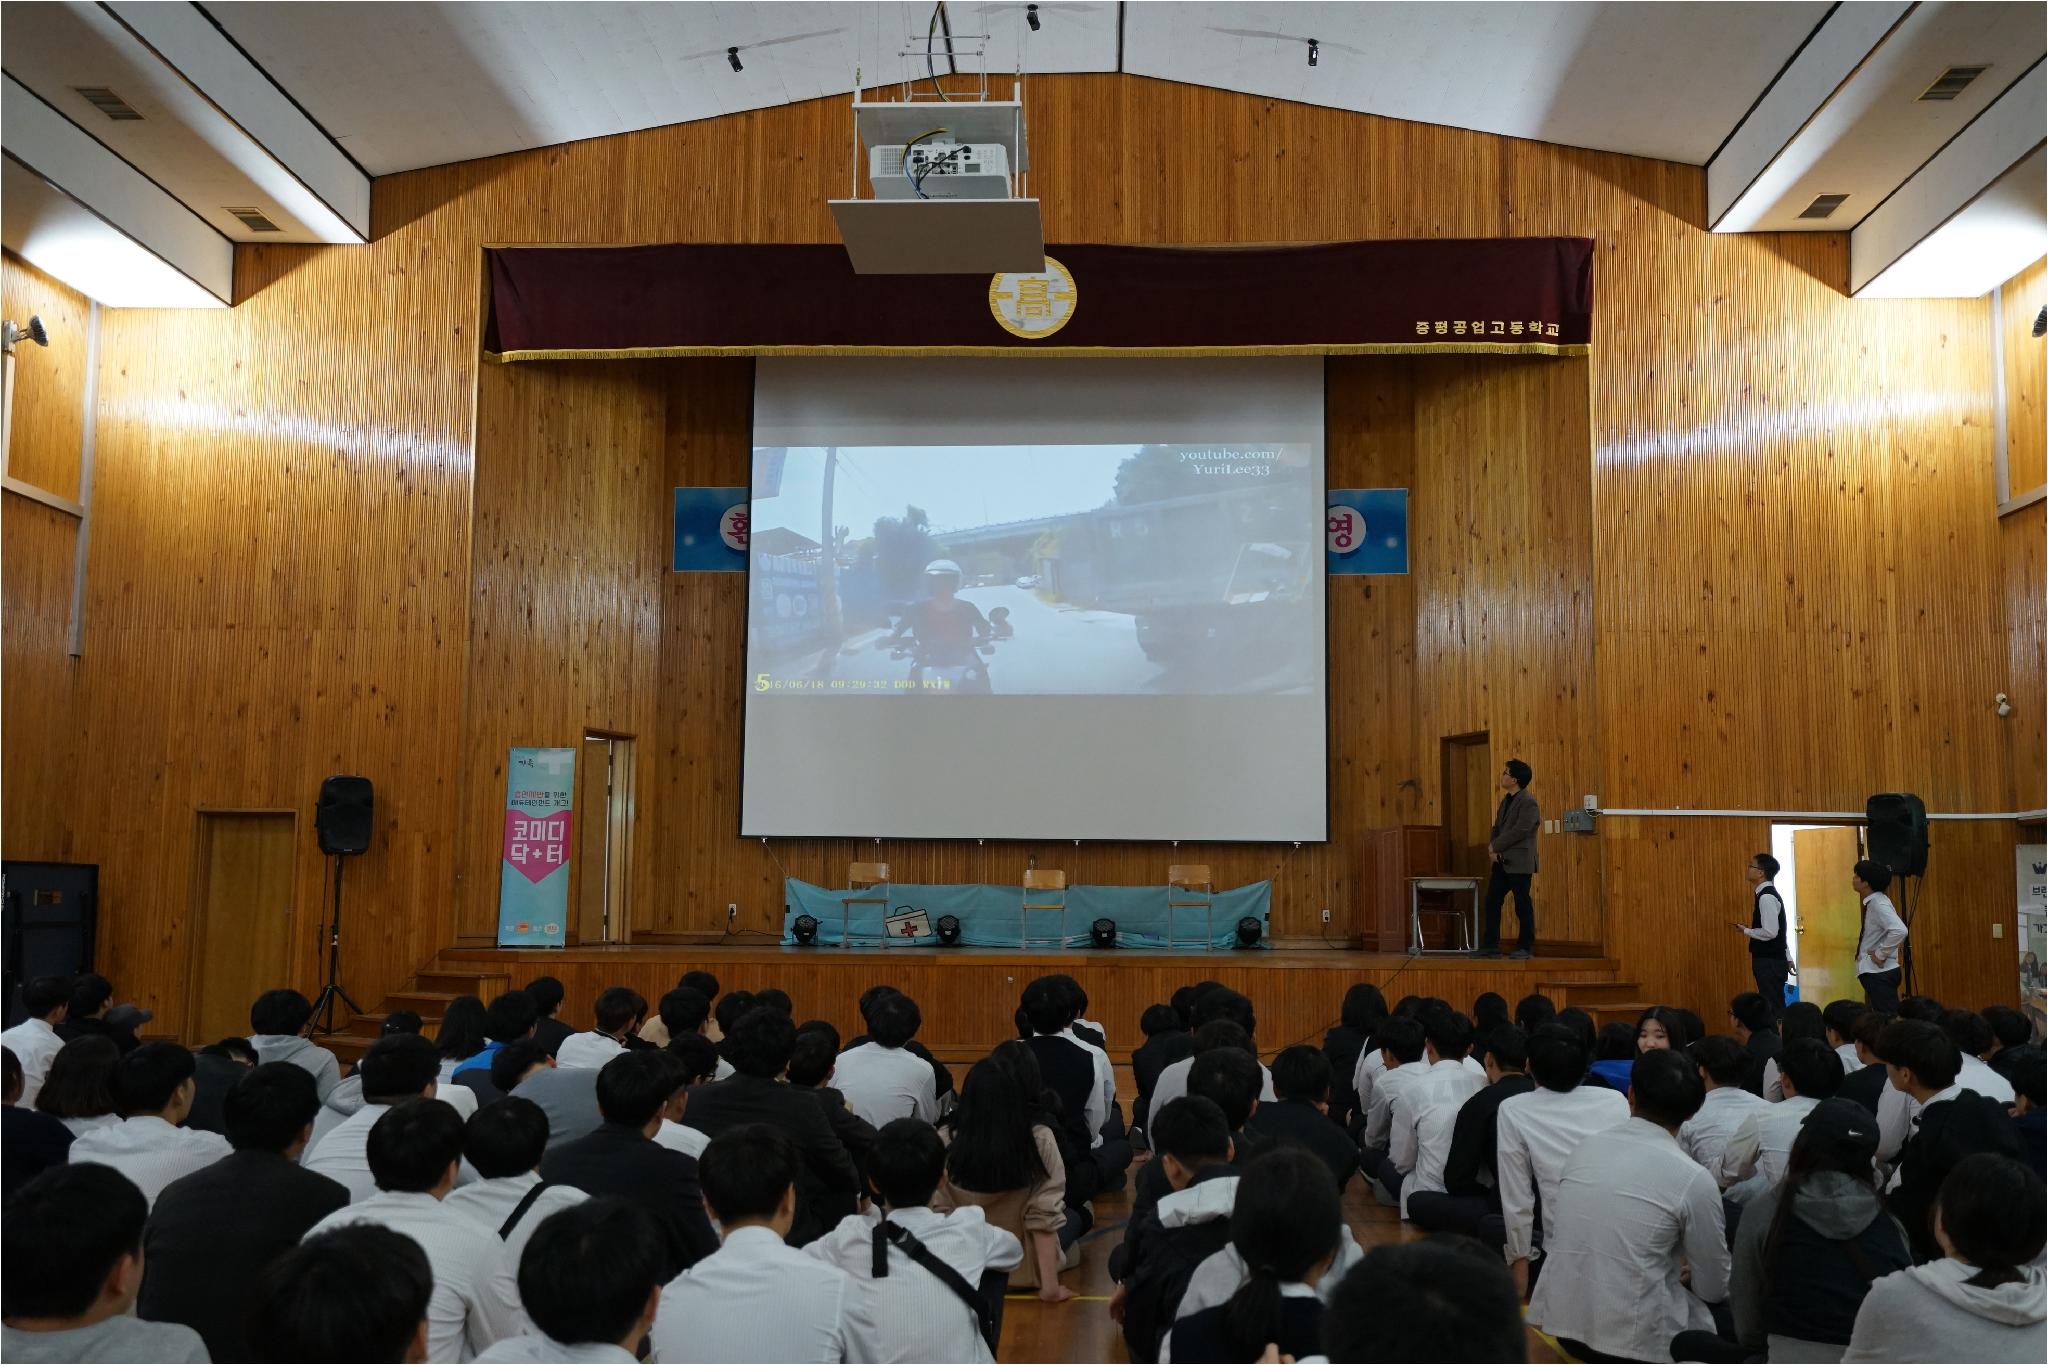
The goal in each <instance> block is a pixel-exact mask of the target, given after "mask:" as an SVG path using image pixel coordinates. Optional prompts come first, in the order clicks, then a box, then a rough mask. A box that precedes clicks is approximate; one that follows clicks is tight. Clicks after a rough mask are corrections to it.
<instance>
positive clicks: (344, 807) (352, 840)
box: [313, 776, 375, 857]
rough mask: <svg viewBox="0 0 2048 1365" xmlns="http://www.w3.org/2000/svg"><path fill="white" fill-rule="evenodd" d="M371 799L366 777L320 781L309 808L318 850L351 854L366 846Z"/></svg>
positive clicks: (369, 823)
mask: <svg viewBox="0 0 2048 1365" xmlns="http://www.w3.org/2000/svg"><path fill="white" fill-rule="evenodd" d="M374 805H375V798H374V795H373V793H372V791H371V788H370V779H369V778H367V777H342V776H335V777H330V778H328V779H327V780H326V781H325V782H322V783H321V784H320V800H319V802H318V803H317V804H316V805H315V806H314V807H313V828H314V829H315V830H316V831H317V832H318V833H319V835H320V851H321V852H322V853H331V854H334V855H336V856H338V857H351V856H353V855H355V854H358V853H363V852H366V851H367V850H368V849H369V847H370V825H371V820H372V815H373V808H374Z"/></svg>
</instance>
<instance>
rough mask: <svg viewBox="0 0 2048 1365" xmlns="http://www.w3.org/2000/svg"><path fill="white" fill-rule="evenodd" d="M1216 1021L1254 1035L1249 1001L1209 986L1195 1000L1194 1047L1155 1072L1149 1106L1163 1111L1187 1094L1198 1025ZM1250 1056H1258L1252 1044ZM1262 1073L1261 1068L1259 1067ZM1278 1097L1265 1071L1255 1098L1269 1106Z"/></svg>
mask: <svg viewBox="0 0 2048 1365" xmlns="http://www.w3.org/2000/svg"><path fill="white" fill-rule="evenodd" d="M1220 1020H1227V1021H1229V1022H1230V1023H1233V1024H1235V1025H1237V1026H1238V1027H1239V1028H1241V1029H1243V1030H1244V1034H1245V1037H1246V1038H1247V1039H1250V1038H1254V1037H1256V1036H1257V1034H1258V1017H1257V1015H1256V1014H1255V1013H1254V1012H1253V1009H1252V1002H1251V1001H1250V1000H1249V999H1248V998H1246V997H1245V996H1242V995H1240V994H1238V993H1237V992H1236V991H1234V990H1232V989H1230V987H1228V986H1211V987H1210V988H1209V989H1208V990H1205V991H1203V992H1202V993H1201V994H1200V995H1198V996H1197V997H1196V998H1195V1033H1194V1046H1193V1047H1192V1048H1190V1049H1189V1053H1188V1056H1186V1057H1184V1058H1182V1059H1181V1060H1180V1061H1177V1062H1173V1063H1171V1064H1170V1065H1168V1066H1167V1067H1166V1068H1165V1069H1164V1070H1162V1071H1161V1072H1160V1073H1159V1080H1158V1082H1157V1083H1156V1084H1155V1085H1154V1086H1153V1087H1152V1103H1153V1104H1154V1105H1155V1106H1158V1107H1161V1108H1164V1107H1165V1106H1166V1105H1169V1104H1172V1103H1173V1102H1174V1101H1175V1100H1177V1099H1179V1098H1180V1097H1181V1096H1182V1095H1185V1094H1187V1092H1188V1068H1189V1067H1191V1066H1193V1065H1194V1054H1196V1053H1198V1052H1201V1051H1202V1050H1203V1049H1202V1026H1203V1025H1204V1024H1208V1023H1213V1022H1216V1021H1220ZM1250 1050H1251V1054H1252V1056H1254V1057H1257V1056H1258V1055H1259V1050H1258V1047H1257V1045H1256V1044H1251V1045H1250ZM1261 1070H1262V1071H1263V1070H1264V1068H1263V1067H1262V1068H1261ZM1278 1098H1279V1094H1278V1092H1276V1091H1275V1090H1274V1089H1273V1077H1272V1073H1270V1072H1266V1074H1265V1075H1264V1077H1263V1079H1262V1081H1261V1084H1260V1087H1259V1099H1260V1100H1261V1101H1262V1102H1264V1103H1268V1104H1270V1103H1271V1102H1272V1101H1274V1100H1276V1099H1278Z"/></svg>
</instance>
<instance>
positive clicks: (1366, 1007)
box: [1323, 981, 1506, 1132]
mask: <svg viewBox="0 0 2048 1365" xmlns="http://www.w3.org/2000/svg"><path fill="white" fill-rule="evenodd" d="M1502 1003H1503V1004H1505V1003H1506V1002H1502ZM1386 1017H1387V998H1386V997H1385V996H1384V995H1382V994H1380V988H1379V987H1378V986H1374V985H1370V984H1368V983H1366V982H1363V981H1360V982H1358V983H1356V984H1355V985H1353V986H1352V987H1351V988H1350V989H1349V990H1347V991H1345V992H1344V1003H1343V1005H1342V1006H1341V1007H1340V1009H1339V1011H1338V1016H1337V1026H1336V1027H1335V1028H1333V1029H1331V1030H1329V1031H1328V1032H1327V1033H1325V1034H1324V1035H1323V1056H1325V1057H1327V1058H1329V1061H1330V1116H1331V1117H1332V1118H1334V1119H1336V1120H1337V1121H1338V1123H1340V1124H1341V1125H1343V1127H1344V1130H1345V1131H1346V1132H1355V1131H1356V1129H1357V1125H1358V1124H1360V1123H1363V1122H1364V1121H1365V1120H1364V1116H1363V1115H1362V1114H1361V1113H1360V1109H1359V1103H1358V1082H1357V1071H1358V1064H1359V1062H1360V1061H1361V1060H1362V1059H1363V1058H1364V1056H1365V1053H1366V1045H1367V1044H1369V1043H1370V1042H1371V1041H1372V1035H1373V1033H1374V1032H1375V1031H1376V1030H1377V1029H1378V1028H1379V1026H1380V1024H1381V1023H1382V1022H1384V1021H1385V1019H1386Z"/></svg>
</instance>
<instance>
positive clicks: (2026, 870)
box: [2013, 844, 2048, 1038]
mask: <svg viewBox="0 0 2048 1365" xmlns="http://www.w3.org/2000/svg"><path fill="white" fill-rule="evenodd" d="M2013 873H2014V876H2015V877H2016V878H2017V886H2016V888H2015V889H2016V890H2017V891H2018V892H2019V902H2020V903H2019V930H2020V931H2019V933H2018V934H2017V935H2016V937H2017V938H2018V939H2019V941H2020V944H2019V947H2020V1008H2021V1009H2023V1010H2025V1011H2026V1013H2027V1018H2028V1019H2030V1020H2032V1021H2033V1024H2034V1036H2035V1037H2036V1038H2039V1037H2040V1036H2041V1035H2042V1033H2043V1032H2044V1031H2048V979H2044V978H2043V977H2042V974H2041V959H2042V957H2043V956H2044V954H2048V844H2021V845H2019V847H2018V848H2016V849H2015V850H2014V852H2013Z"/></svg>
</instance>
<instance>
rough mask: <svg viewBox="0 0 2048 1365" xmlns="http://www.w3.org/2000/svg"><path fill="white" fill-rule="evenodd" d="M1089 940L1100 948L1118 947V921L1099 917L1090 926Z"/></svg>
mask: <svg viewBox="0 0 2048 1365" xmlns="http://www.w3.org/2000/svg"><path fill="white" fill-rule="evenodd" d="M1088 941H1089V942H1090V943H1092V944H1094V945H1095V946H1096V947H1098V948H1114V947H1116V921H1115V920H1113V919H1099V920H1097V921H1095V923H1093V924H1091V925H1089V926H1088Z"/></svg>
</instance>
